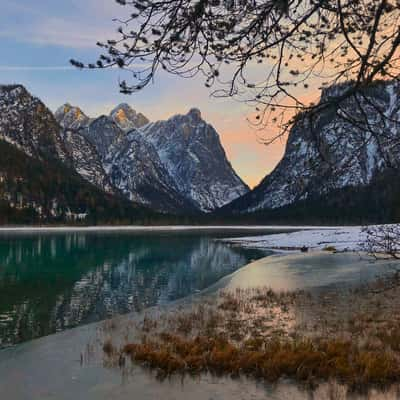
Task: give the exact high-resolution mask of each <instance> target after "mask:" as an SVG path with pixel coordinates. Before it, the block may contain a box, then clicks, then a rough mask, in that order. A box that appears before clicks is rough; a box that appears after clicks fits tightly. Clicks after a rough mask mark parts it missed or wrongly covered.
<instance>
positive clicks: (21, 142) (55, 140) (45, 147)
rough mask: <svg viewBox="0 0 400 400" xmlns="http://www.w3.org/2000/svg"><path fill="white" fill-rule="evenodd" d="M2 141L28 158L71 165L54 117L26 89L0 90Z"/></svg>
mask: <svg viewBox="0 0 400 400" xmlns="http://www.w3.org/2000/svg"><path fill="white" fill-rule="evenodd" d="M0 139H3V140H5V141H7V142H9V143H12V144H13V145H15V146H16V147H18V148H19V149H21V150H23V151H24V152H25V153H26V154H28V155H31V156H34V157H37V158H58V159H60V160H63V161H64V162H69V155H68V153H67V151H66V149H65V147H64V144H63V141H62V138H61V136H60V128H59V126H58V124H57V121H56V120H55V119H54V117H53V114H52V113H51V111H50V110H49V109H48V108H47V107H46V106H45V105H44V104H43V103H42V102H41V101H40V100H39V99H38V98H36V97H33V96H32V95H31V94H30V93H29V92H28V91H27V90H26V89H25V88H24V87H23V86H22V85H1V86H0Z"/></svg>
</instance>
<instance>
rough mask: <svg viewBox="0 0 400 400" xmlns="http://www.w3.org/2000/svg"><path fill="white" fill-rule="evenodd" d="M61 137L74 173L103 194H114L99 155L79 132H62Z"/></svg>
mask: <svg viewBox="0 0 400 400" xmlns="http://www.w3.org/2000/svg"><path fill="white" fill-rule="evenodd" d="M61 137H62V139H63V142H64V146H65V148H66V150H67V151H68V154H69V155H70V158H71V160H72V167H73V168H74V169H75V171H76V172H77V173H78V174H79V175H80V176H82V178H84V179H86V180H87V181H88V182H90V183H92V184H93V185H95V186H97V187H98V188H100V189H102V190H104V191H105V192H108V193H115V188H114V186H113V185H112V184H111V181H110V179H109V177H108V176H107V174H106V172H105V170H104V168H103V164H102V162H101V159H100V156H99V153H98V152H97V150H96V148H95V147H94V146H93V145H92V144H91V143H90V142H89V141H88V140H87V139H86V138H85V137H84V136H83V135H82V134H81V133H80V131H72V130H69V129H68V130H64V131H62V133H61Z"/></svg>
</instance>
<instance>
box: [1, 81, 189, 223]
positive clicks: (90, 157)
mask: <svg viewBox="0 0 400 400" xmlns="http://www.w3.org/2000/svg"><path fill="white" fill-rule="evenodd" d="M56 115H57V118H58V119H59V121H60V123H59V122H57V120H56V118H55V116H54V115H53V114H52V112H51V111H50V110H49V109H48V108H47V107H46V106H45V105H44V104H43V103H42V102H41V101H40V100H39V99H38V98H36V97H34V96H32V95H31V94H30V93H29V92H28V91H27V90H26V89H25V88H24V87H23V86H21V85H3V86H0V154H1V157H0V223H18V222H33V221H36V222H56V221H58V222H65V221H67V220H68V221H72V222H75V221H77V220H79V221H81V220H82V221H84V222H90V223H96V222H100V221H107V222H115V223H117V222H122V221H125V222H126V223H131V222H133V223H140V222H141V223H146V221H147V222H148V221H150V220H154V221H163V220H164V219H165V218H169V217H168V216H160V215H159V214H157V213H156V212H153V211H151V210H149V209H148V208H145V207H143V206H139V205H138V204H137V203H134V202H132V201H129V199H126V198H124V197H123V196H122V193H121V192H120V191H119V190H118V189H117V188H116V187H115V186H114V185H113V184H112V183H111V181H110V179H109V176H108V175H107V174H106V172H105V170H104V166H103V161H104V160H103V158H102V157H101V155H100V153H99V151H98V149H97V147H96V146H95V144H93V143H92V142H91V141H90V140H89V138H87V137H86V136H85V134H87V135H88V137H90V133H91V129H96V128H98V126H99V123H100V122H101V120H100V121H97V120H94V121H91V120H90V119H89V118H88V117H87V116H85V114H84V113H83V112H82V111H81V110H79V109H78V108H76V107H72V106H70V105H68V104H67V105H65V106H63V107H61V108H60V109H58V110H57V112H56ZM110 123H111V125H112V126H113V127H114V128H115V131H116V132H117V134H118V135H120V137H125V134H124V133H123V132H122V130H121V129H120V128H119V127H117V126H116V125H115V123H114V122H113V121H111V120H110ZM100 126H101V127H103V125H101V124H100ZM105 132H106V131H105V130H104V129H102V134H105ZM99 143H100V142H99ZM178 195H179V194H178ZM174 205H175V206H176V207H181V206H182V204H180V203H179V202H176V203H174Z"/></svg>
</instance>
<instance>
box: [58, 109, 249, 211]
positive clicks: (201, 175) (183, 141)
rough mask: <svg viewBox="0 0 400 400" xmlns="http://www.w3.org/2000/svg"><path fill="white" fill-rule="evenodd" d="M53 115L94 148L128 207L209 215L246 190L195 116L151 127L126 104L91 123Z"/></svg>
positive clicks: (75, 115)
mask: <svg viewBox="0 0 400 400" xmlns="http://www.w3.org/2000/svg"><path fill="white" fill-rule="evenodd" d="M55 115H56V118H57V120H58V122H59V123H60V125H61V126H62V127H63V128H64V129H65V130H73V131H74V132H75V134H76V135H81V136H83V137H85V138H86V139H87V140H88V141H89V142H90V143H91V144H92V145H93V146H94V147H95V149H96V150H97V152H98V154H99V157H100V160H101V164H102V166H103V168H104V170H105V171H106V174H107V175H108V178H109V181H110V183H111V185H112V186H114V187H115V188H117V189H119V190H120V191H121V192H122V193H123V194H124V195H125V196H126V197H127V198H129V199H130V200H132V201H136V202H139V203H141V204H143V205H146V206H148V207H151V208H154V209H156V210H159V211H163V212H175V213H183V212H190V213H192V212H194V211H196V210H197V211H205V212H209V211H212V210H214V209H216V208H218V207H220V206H222V205H224V204H226V203H229V202H230V201H232V200H233V199H235V198H237V197H239V196H240V195H242V194H244V193H245V192H246V191H247V190H248V188H247V186H246V185H245V184H244V183H243V182H242V181H241V179H240V178H239V177H238V176H237V175H236V174H235V172H234V171H233V169H232V166H231V165H230V163H229V162H228V160H227V158H226V155H225V152H224V150H223V148H222V145H221V143H220V140H219V136H218V134H217V132H216V131H215V129H214V128H213V127H212V126H211V125H209V124H207V123H206V122H205V121H203V120H202V118H201V115H200V112H199V111H198V110H195V109H193V110H191V111H190V112H189V113H188V114H187V115H176V116H174V117H172V118H170V119H169V120H167V121H158V122H155V123H150V122H149V120H148V119H147V118H146V117H144V116H143V114H140V113H138V112H136V111H135V110H133V109H132V108H131V107H130V106H129V105H127V104H120V105H119V106H117V107H116V108H114V109H113V110H112V111H111V113H110V115H109V116H107V115H102V116H100V117H98V118H95V119H90V118H88V117H87V116H86V115H85V114H84V113H83V112H82V111H81V110H80V109H79V108H78V107H73V106H71V105H69V104H65V105H63V106H61V107H60V108H59V109H58V110H57V111H56V113H55ZM64 137H69V136H68V135H64ZM86 169H87V170H89V168H86ZM98 180H99V179H98ZM98 180H97V181H98Z"/></svg>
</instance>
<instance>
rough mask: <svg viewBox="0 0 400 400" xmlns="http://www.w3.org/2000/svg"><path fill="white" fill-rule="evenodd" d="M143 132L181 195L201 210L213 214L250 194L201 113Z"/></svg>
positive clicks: (215, 133) (162, 122)
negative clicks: (215, 210) (216, 210)
mask: <svg viewBox="0 0 400 400" xmlns="http://www.w3.org/2000/svg"><path fill="white" fill-rule="evenodd" d="M142 131H143V135H144V137H145V138H146V140H148V141H149V142H150V143H151V144H152V145H153V146H154V147H155V149H156V150H157V153H158V155H159V157H160V159H161V162H162V163H163V164H164V165H165V168H166V169H167V171H168V172H169V174H170V176H171V177H172V179H173V180H174V182H175V186H176V187H177V188H178V190H179V191H180V193H181V194H182V195H183V196H184V197H186V198H187V199H190V200H191V201H192V202H193V203H194V204H196V206H197V207H198V208H199V209H200V210H202V211H206V212H209V211H212V210H214V209H216V208H218V207H221V206H223V205H224V204H227V203H229V202H231V201H232V200H234V199H236V198H237V197H239V196H241V195H243V194H244V193H246V192H247V191H248V187H247V186H246V185H245V184H244V183H243V181H242V180H241V179H240V178H239V177H238V176H237V175H236V173H235V172H234V170H233V168H232V166H231V164H230V163H229V162H228V160H227V158H226V155H225V151H224V149H223V147H222V145H221V142H220V140H219V136H218V134H217V132H216V131H215V129H214V128H213V127H212V126H211V125H209V124H207V123H206V122H205V121H204V120H203V119H202V118H201V114H200V111H199V110H197V109H191V110H190V111H189V113H188V114H186V115H176V116H174V117H172V118H170V119H168V120H167V121H158V122H155V123H150V124H148V125H146V126H144V127H143V128H142Z"/></svg>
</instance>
